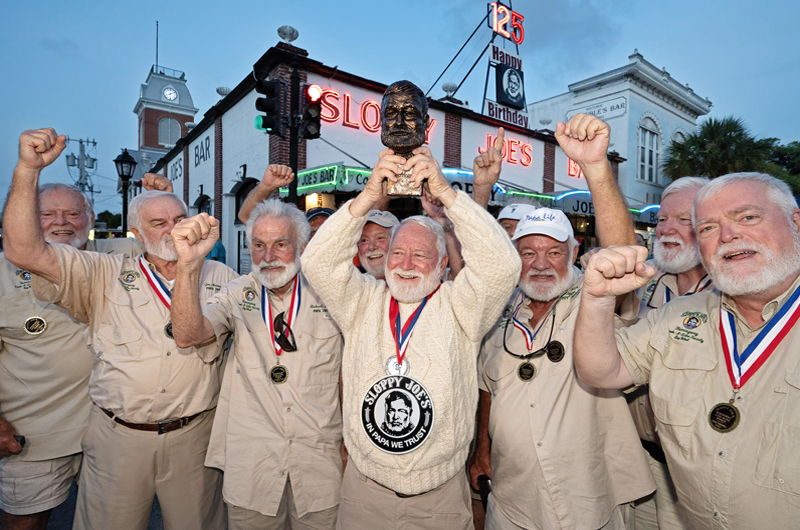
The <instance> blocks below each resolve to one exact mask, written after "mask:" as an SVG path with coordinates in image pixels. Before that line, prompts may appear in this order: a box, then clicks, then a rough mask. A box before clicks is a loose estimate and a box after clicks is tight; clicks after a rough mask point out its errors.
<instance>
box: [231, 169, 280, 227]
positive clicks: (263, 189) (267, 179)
mask: <svg viewBox="0 0 800 530" xmlns="http://www.w3.org/2000/svg"><path fill="white" fill-rule="evenodd" d="M293 180H294V172H293V171H292V168H290V167H289V166H281V165H278V164H270V165H269V166H267V170H266V171H264V178H262V179H261V182H259V183H258V186H256V187H255V188H253V191H251V192H250V193H249V194H248V195H247V198H246V199H245V200H244V203H243V204H242V207H241V209H240V210H239V213H238V217H239V220H240V221H241V222H243V223H245V224H246V223H247V220H248V219H250V212H252V211H253V208H255V207H256V205H257V204H258V203H260V202H262V201H266V200H267V199H269V196H270V195H272V192H274V191H275V190H279V189H281V188H282V187H284V186H288V185H289V183H290V182H292V181H293Z"/></svg>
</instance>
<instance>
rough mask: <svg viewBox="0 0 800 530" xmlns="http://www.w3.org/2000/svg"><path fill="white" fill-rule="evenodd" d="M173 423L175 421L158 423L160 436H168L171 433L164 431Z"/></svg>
mask: <svg viewBox="0 0 800 530" xmlns="http://www.w3.org/2000/svg"><path fill="white" fill-rule="evenodd" d="M173 421H175V420H166V421H160V422H158V434H167V433H168V432H169V431H165V430H164V429H165V428H166V426H167V425H169V424H170V423H172V422H173Z"/></svg>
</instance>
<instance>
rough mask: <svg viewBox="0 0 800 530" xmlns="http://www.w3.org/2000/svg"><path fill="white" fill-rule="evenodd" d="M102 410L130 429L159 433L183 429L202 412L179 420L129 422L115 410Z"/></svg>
mask: <svg viewBox="0 0 800 530" xmlns="http://www.w3.org/2000/svg"><path fill="white" fill-rule="evenodd" d="M100 410H102V411H103V412H104V413H105V415H106V416H108V417H109V418H111V419H112V420H114V421H115V422H117V423H119V424H120V425H122V426H123V427H127V428H129V429H134V430H136V431H150V432H157V433H158V434H167V433H168V432H172V431H177V430H178V429H183V428H184V427H186V426H187V425H189V422H191V421H192V420H193V419H195V418H196V417H198V416H199V415H200V414H202V412H198V413H197V414H194V415H192V416H186V417H184V418H178V419H177V420H166V421H160V422H158V423H128V422H127V421H123V420H121V419H119V418H117V417H116V416H115V415H114V413H113V412H111V411H110V410H106V409H100Z"/></svg>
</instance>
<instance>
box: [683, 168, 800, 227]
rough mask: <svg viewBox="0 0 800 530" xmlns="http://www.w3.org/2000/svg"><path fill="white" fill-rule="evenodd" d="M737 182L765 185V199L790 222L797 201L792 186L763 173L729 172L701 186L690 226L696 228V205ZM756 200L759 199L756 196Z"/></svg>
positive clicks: (695, 200) (693, 207) (695, 199)
mask: <svg viewBox="0 0 800 530" xmlns="http://www.w3.org/2000/svg"><path fill="white" fill-rule="evenodd" d="M739 182H760V183H762V184H764V185H765V186H766V187H767V194H766V198H767V200H769V201H771V202H772V203H774V204H775V206H777V207H778V208H780V210H781V212H782V213H783V215H784V216H786V219H788V221H789V224H792V214H794V212H795V210H797V202H796V201H795V199H794V195H792V188H790V187H789V185H788V184H786V183H785V182H784V181H782V180H779V179H776V178H775V177H773V176H771V175H767V174H765V173H729V174H728V175H723V176H721V177H717V178H715V179H714V180H712V181H711V182H709V183H708V184H706V185H705V186H703V187H702V188H701V189H700V191H699V192H698V193H697V196H696V197H695V198H694V205H693V206H692V226H694V228H695V230H697V205H698V204H702V203H703V202H705V201H707V200H709V199H710V198H711V197H713V196H714V195H716V194H717V193H720V192H721V191H722V190H723V189H724V188H727V187H728V186H730V185H732V184H736V183H739ZM756 200H759V199H758V198H756Z"/></svg>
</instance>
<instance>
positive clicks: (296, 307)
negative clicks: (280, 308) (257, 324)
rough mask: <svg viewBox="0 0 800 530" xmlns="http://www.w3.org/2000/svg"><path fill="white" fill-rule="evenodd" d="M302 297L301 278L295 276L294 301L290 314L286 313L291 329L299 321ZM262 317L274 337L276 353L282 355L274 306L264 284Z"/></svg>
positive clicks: (270, 334) (262, 290)
mask: <svg viewBox="0 0 800 530" xmlns="http://www.w3.org/2000/svg"><path fill="white" fill-rule="evenodd" d="M300 298H301V292H300V279H299V278H298V277H297V276H295V277H294V285H293V286H292V302H291V304H290V305H289V311H287V313H288V315H287V314H286V313H284V318H285V320H286V325H287V326H288V327H289V328H290V329H291V327H292V325H293V324H294V323H295V322H296V321H297V314H298V313H299V312H300ZM267 315H269V318H267ZM261 318H263V319H264V323H265V324H266V325H267V328H269V336H270V337H272V344H273V346H274V347H275V355H277V356H278V357H280V355H281V353H283V348H281V345H280V344H278V336H277V335H276V334H275V328H274V326H273V322H272V306H271V305H270V303H269V297H268V295H267V289H266V288H265V287H264V286H263V285H262V286H261Z"/></svg>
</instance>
